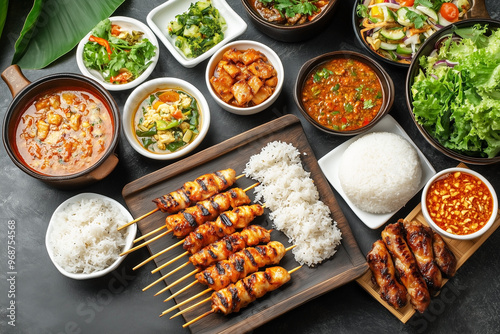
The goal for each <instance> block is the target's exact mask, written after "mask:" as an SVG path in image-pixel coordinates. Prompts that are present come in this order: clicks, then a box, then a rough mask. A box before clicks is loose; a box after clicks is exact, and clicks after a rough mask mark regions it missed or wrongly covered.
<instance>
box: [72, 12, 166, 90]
mask: <svg viewBox="0 0 500 334" xmlns="http://www.w3.org/2000/svg"><path fill="white" fill-rule="evenodd" d="M109 20H110V21H111V23H113V24H117V25H119V26H120V27H121V28H122V29H124V30H129V31H132V30H136V31H142V32H143V33H144V35H143V38H147V39H148V40H149V41H150V42H151V44H153V45H154V46H156V55H155V56H154V57H153V58H152V59H151V61H152V63H151V64H150V65H149V66H148V68H147V69H146V70H145V71H144V72H142V74H141V75H140V76H139V77H138V78H136V79H135V80H133V81H131V82H128V83H126V84H120V85H118V84H112V83H110V82H108V81H105V80H104V78H103V76H102V75H101V73H100V72H99V71H96V70H93V69H89V68H87V67H86V66H85V64H84V63H83V47H84V46H85V44H87V42H88V41H89V37H90V34H91V33H92V31H90V32H89V33H88V34H87V35H86V36H85V37H84V38H83V39H82V40H81V41H80V43H79V44H78V48H77V49H76V62H77V64H78V68H79V69H80V72H82V74H83V75H85V76H86V77H89V78H92V79H94V80H97V81H98V82H99V83H100V84H101V85H102V86H104V88H106V89H107V90H114V91H118V90H127V89H131V88H134V87H136V86H137V85H139V84H141V83H143V82H144V80H146V79H147V78H148V77H149V75H150V74H151V73H152V72H153V70H154V68H155V67H156V64H157V63H158V57H159V56H160V47H159V46H160V45H159V44H158V40H157V39H156V36H155V34H153V32H152V31H151V29H149V27H148V26H147V25H145V24H144V23H142V22H140V21H138V20H136V19H133V18H130V17H126V16H113V17H110V18H109Z"/></svg>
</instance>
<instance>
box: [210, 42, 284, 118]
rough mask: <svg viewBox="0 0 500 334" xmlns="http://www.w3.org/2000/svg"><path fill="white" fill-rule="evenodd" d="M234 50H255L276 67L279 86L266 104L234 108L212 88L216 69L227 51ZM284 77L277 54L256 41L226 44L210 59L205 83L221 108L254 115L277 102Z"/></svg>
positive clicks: (238, 113) (281, 64) (235, 112)
mask: <svg viewBox="0 0 500 334" xmlns="http://www.w3.org/2000/svg"><path fill="white" fill-rule="evenodd" d="M232 48H235V49H237V50H246V49H254V50H257V51H260V52H262V53H263V54H264V55H266V57H267V59H268V60H269V62H270V63H271V64H272V65H273V66H274V68H275V69H276V72H277V73H278V85H277V86H276V89H275V91H274V93H273V94H272V95H271V96H270V97H269V98H268V99H267V100H265V101H264V102H262V103H261V104H259V105H256V106H253V107H248V108H242V107H236V106H233V105H231V104H229V103H226V102H224V101H223V100H222V99H221V98H220V97H219V96H218V95H217V93H216V92H215V91H214V89H213V88H212V85H211V84H210V78H211V77H212V76H213V74H214V71H215V67H216V66H217V63H218V62H219V61H220V60H221V59H222V56H223V55H224V52H226V51H227V50H229V49H232ZM284 76H285V70H284V69H283V63H282V62H281V59H280V57H279V56H278V55H277V54H276V52H274V51H273V50H272V49H271V48H270V47H268V46H267V45H264V44H262V43H259V42H256V41H248V40H240V41H234V42H232V43H229V44H226V45H225V46H224V47H223V48H220V49H219V50H218V51H217V52H216V53H215V54H214V55H213V56H212V58H210V61H209V62H208V64H207V69H206V71H205V81H206V84H207V88H208V91H209V92H210V95H212V97H213V99H214V100H215V102H217V104H218V105H219V106H220V107H222V108H223V109H224V110H226V111H229V112H231V113H233V114H237V115H253V114H256V113H258V112H261V111H263V110H264V109H267V108H268V107H269V106H271V105H272V104H273V103H274V101H276V99H277V98H278V96H279V95H280V93H281V89H282V88H283V81H284Z"/></svg>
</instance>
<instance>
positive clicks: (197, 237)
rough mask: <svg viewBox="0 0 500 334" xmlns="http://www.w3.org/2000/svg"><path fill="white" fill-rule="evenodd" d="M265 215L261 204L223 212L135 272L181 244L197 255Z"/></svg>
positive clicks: (153, 256)
mask: <svg viewBox="0 0 500 334" xmlns="http://www.w3.org/2000/svg"><path fill="white" fill-rule="evenodd" d="M263 213H264V206H262V205H260V204H254V205H250V206H238V207H236V208H234V209H233V210H232V211H227V212H223V213H222V214H221V215H220V216H219V217H218V218H217V219H216V220H215V221H208V222H206V223H203V224H201V225H200V226H198V227H197V228H196V229H195V230H194V231H193V232H191V233H190V234H189V235H188V236H187V237H186V238H185V239H183V240H181V241H179V242H178V243H176V244H174V245H172V246H169V247H167V248H165V249H164V250H162V251H160V252H158V253H157V254H155V255H152V256H151V257H149V258H148V259H146V260H144V261H143V262H141V263H140V264H138V265H137V266H135V267H134V270H136V269H137V268H140V267H141V266H143V265H144V264H146V263H147V262H149V261H151V260H153V259H154V258H156V257H158V256H160V255H162V254H164V253H166V252H167V251H169V250H171V249H172V248H175V247H177V246H178V245H180V244H184V249H185V250H186V251H187V252H188V253H190V254H195V253H197V252H198V251H200V250H201V249H202V248H203V247H205V246H208V245H209V244H211V243H213V242H215V241H217V240H219V239H221V238H222V237H224V236H226V235H229V234H232V233H234V232H235V231H236V229H242V228H245V227H246V226H248V224H249V223H250V222H252V221H253V220H254V219H255V217H257V216H261V215H262V214H263ZM215 236H217V237H215ZM184 254H185V253H184ZM165 266H166V265H165ZM163 268H164V267H162V268H160V269H158V270H161V269H163ZM155 272H156V271H155Z"/></svg>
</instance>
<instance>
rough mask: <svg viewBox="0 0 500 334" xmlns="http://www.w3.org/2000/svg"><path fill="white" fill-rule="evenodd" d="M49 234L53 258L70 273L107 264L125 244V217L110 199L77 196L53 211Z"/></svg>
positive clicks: (107, 265) (97, 268) (112, 260)
mask: <svg viewBox="0 0 500 334" xmlns="http://www.w3.org/2000/svg"><path fill="white" fill-rule="evenodd" d="M52 219H53V221H52V223H51V224H52V232H51V234H50V236H49V240H50V244H51V245H52V251H53V255H54V261H55V262H56V263H57V264H59V265H60V266H61V267H62V268H64V270H66V271H68V272H70V273H79V274H80V273H84V274H89V273H92V272H96V271H99V270H103V269H105V268H107V267H109V266H110V265H111V264H113V262H115V261H116V260H117V259H118V257H119V256H120V252H121V250H122V249H123V247H124V246H125V239H126V230H122V231H118V227H119V226H121V225H123V224H125V223H127V218H126V217H125V216H124V215H123V213H122V212H120V210H119V209H117V208H116V207H115V206H113V205H112V204H111V203H110V202H108V201H105V200H101V199H85V198H83V199H80V200H79V201H77V202H74V203H71V204H69V205H68V206H66V207H65V208H64V209H63V210H61V211H59V212H57V213H56V214H55V215H54V217H53V218H52Z"/></svg>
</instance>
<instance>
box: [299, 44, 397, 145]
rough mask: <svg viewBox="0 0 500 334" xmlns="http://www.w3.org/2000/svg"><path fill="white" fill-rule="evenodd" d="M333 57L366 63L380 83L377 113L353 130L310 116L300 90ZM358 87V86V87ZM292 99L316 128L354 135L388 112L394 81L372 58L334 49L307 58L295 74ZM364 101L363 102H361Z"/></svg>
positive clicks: (336, 87)
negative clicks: (379, 99)
mask: <svg viewBox="0 0 500 334" xmlns="http://www.w3.org/2000/svg"><path fill="white" fill-rule="evenodd" d="M334 59H352V60H355V61H359V62H361V63H363V64H365V65H367V66H368V67H369V68H370V69H371V70H372V71H373V72H374V73H375V75H376V76H377V78H378V80H379V83H380V88H381V97H378V96H377V98H381V99H382V104H381V106H380V109H379V110H378V112H377V114H376V115H375V116H374V117H373V119H371V120H370V121H369V122H368V123H367V124H365V125H363V126H362V127H359V128H357V129H353V130H336V129H334V128H333V127H328V126H326V125H323V124H321V123H320V122H319V121H318V120H317V119H315V118H314V117H312V116H311V115H310V114H309V113H308V112H307V109H306V106H305V104H304V101H303V98H302V92H303V90H304V87H305V86H306V82H307V80H308V79H309V78H310V77H311V76H312V75H314V74H315V73H316V72H317V71H318V68H319V67H320V66H321V65H322V64H326V63H327V62H329V61H331V60H334ZM331 75H337V74H334V73H331ZM364 84H365V83H363V82H360V83H359V87H361V89H363V88H362V86H363V85H364ZM339 87H341V86H337V85H336V86H334V87H333V88H332V92H333V90H336V89H339ZM359 87H358V88H359ZM294 100H295V104H296V105H297V107H298V108H299V110H300V112H301V113H302V116H304V118H305V119H306V120H307V121H308V122H309V123H311V124H312V125H314V126H315V127H316V128H318V129H319V130H321V131H324V132H326V133H329V134H333V135H338V136H354V135H358V134H361V133H364V132H365V131H367V130H369V129H371V128H372V127H373V126H374V125H375V124H377V122H378V121H380V119H382V118H383V117H384V116H385V115H386V114H387V113H389V111H390V109H391V107H392V105H393V103H394V83H393V81H392V79H391V78H390V76H389V74H387V72H386V71H385V70H384V69H383V67H382V66H380V65H379V64H378V63H377V62H376V61H374V60H373V59H372V58H370V57H367V56H365V55H363V54H361V53H358V52H353V51H334V52H329V53H325V54H323V55H320V56H317V57H315V58H312V59H310V60H308V61H307V62H306V63H304V65H302V67H301V68H300V70H299V73H298V75H297V80H296V82H295V88H294ZM360 101H361V102H363V101H362V100H360ZM320 102H330V101H326V100H322V101H320ZM363 103H364V102H363ZM325 112H332V113H336V112H337V111H336V110H328V111H325Z"/></svg>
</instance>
